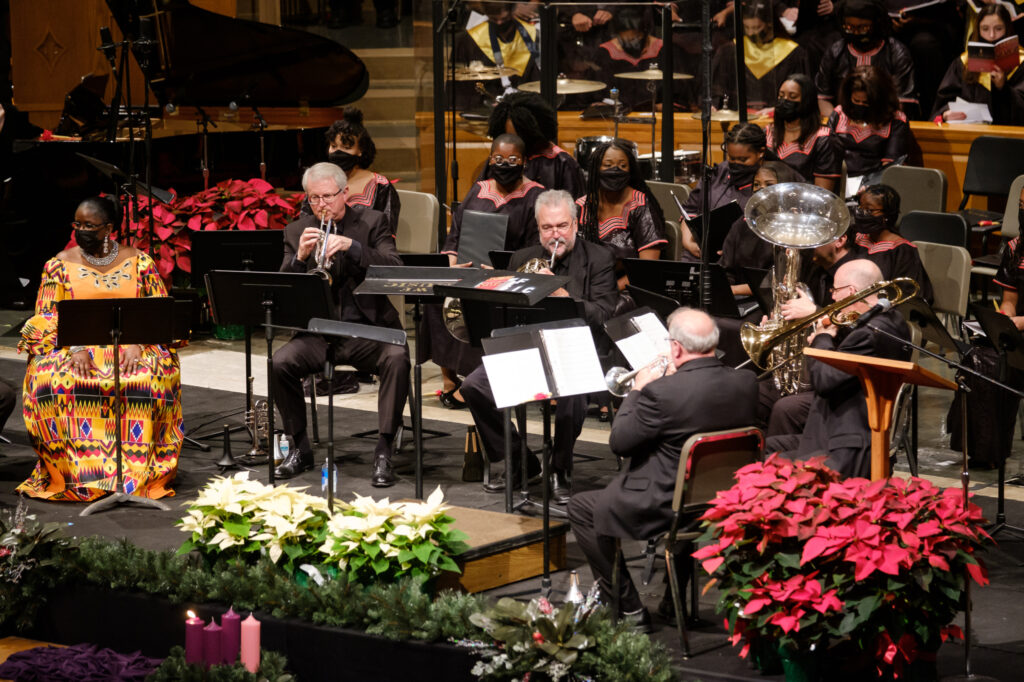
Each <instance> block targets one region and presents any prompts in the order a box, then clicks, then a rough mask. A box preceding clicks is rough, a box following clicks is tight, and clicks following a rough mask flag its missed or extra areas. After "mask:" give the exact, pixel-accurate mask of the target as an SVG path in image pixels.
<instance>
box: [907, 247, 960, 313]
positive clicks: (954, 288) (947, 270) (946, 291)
mask: <svg viewBox="0 0 1024 682" xmlns="http://www.w3.org/2000/svg"><path fill="white" fill-rule="evenodd" d="M914 246H916V247H917V253H918V255H919V256H920V257H921V264H922V265H924V269H925V272H927V273H928V279H930V280H931V282H932V290H933V291H934V292H935V302H934V303H932V308H933V309H934V310H935V312H937V313H949V314H952V315H959V316H960V317H963V316H964V315H966V314H967V303H968V299H969V296H970V287H971V254H970V252H968V251H967V249H965V248H964V247H962V246H951V245H949V244H934V243H931V242H927V241H915V242H914Z"/></svg>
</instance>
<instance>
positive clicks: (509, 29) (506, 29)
mask: <svg viewBox="0 0 1024 682" xmlns="http://www.w3.org/2000/svg"><path fill="white" fill-rule="evenodd" d="M493 23H494V28H495V29H496V30H497V32H498V37H499V38H501V40H502V41H504V42H506V43H507V42H508V41H510V40H512V39H513V38H515V35H516V25H515V22H514V20H513V19H512V18H511V17H509V18H508V19H506V20H505V21H501V22H497V21H495V22H493Z"/></svg>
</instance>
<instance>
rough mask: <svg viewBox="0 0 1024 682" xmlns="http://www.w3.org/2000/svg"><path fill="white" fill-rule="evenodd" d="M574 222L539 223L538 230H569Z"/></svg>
mask: <svg viewBox="0 0 1024 682" xmlns="http://www.w3.org/2000/svg"><path fill="white" fill-rule="evenodd" d="M570 227H572V223H571V222H570V223H558V224H557V225H538V226H537V231H538V232H568V231H569V228H570Z"/></svg>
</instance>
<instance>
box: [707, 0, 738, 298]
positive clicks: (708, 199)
mask: <svg viewBox="0 0 1024 682" xmlns="http://www.w3.org/2000/svg"><path fill="white" fill-rule="evenodd" d="M700 22H701V30H700V34H701V65H700V70H701V77H702V78H703V79H704V80H703V83H704V92H703V93H702V94H703V97H702V98H701V116H700V134H701V158H702V159H703V161H704V163H703V165H702V166H701V180H700V186H701V197H700V198H701V208H700V211H701V215H702V216H703V218H702V220H703V223H704V228H703V229H702V230H701V235H700V291H701V296H700V308H701V310H703V311H705V312H707V311H708V310H710V309H711V276H710V272H709V270H708V264H709V263H710V262H711V261H710V257H709V254H708V232H709V231H710V230H709V229H708V228H709V226H710V225H711V3H710V2H702V3H701V4H700ZM740 42H742V41H740Z"/></svg>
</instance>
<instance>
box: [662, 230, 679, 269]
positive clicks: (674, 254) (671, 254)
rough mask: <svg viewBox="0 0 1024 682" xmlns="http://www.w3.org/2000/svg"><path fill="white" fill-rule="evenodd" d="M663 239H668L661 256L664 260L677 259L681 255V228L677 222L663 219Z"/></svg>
mask: <svg viewBox="0 0 1024 682" xmlns="http://www.w3.org/2000/svg"><path fill="white" fill-rule="evenodd" d="M665 239H667V240H668V244H666V245H665V250H664V251H663V252H662V258H663V259H664V260H679V257H680V256H682V255H683V228H682V227H680V226H679V223H678V222H675V221H672V220H666V221H665Z"/></svg>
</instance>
